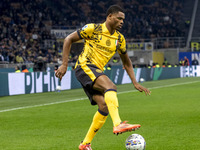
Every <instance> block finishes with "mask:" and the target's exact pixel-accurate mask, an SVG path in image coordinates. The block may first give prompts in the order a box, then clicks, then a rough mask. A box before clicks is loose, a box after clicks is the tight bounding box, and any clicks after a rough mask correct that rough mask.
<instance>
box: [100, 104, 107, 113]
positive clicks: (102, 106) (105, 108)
mask: <svg viewBox="0 0 200 150" xmlns="http://www.w3.org/2000/svg"><path fill="white" fill-rule="evenodd" d="M98 106H99V109H100V110H101V111H103V112H105V113H108V107H107V105H106V103H105V102H102V103H101V104H99V105H98Z"/></svg>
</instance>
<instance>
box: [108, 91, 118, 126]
mask: <svg viewBox="0 0 200 150" xmlns="http://www.w3.org/2000/svg"><path fill="white" fill-rule="evenodd" d="M104 99H105V102H106V104H107V107H108V110H109V114H110V116H111V118H112V121H113V125H114V127H116V126H118V125H119V124H120V123H121V119H120V116H119V111H118V107H119V104H118V99H117V92H116V90H114V89H111V90H108V91H107V92H106V93H105V94H104Z"/></svg>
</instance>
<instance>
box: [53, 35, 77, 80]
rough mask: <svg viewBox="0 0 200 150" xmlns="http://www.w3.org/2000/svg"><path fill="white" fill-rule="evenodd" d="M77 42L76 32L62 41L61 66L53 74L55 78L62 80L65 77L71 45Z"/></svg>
mask: <svg viewBox="0 0 200 150" xmlns="http://www.w3.org/2000/svg"><path fill="white" fill-rule="evenodd" d="M78 40H80V37H79V36H78V33H77V31H75V32H73V33H71V34H70V35H68V36H67V37H66V38H65V40H64V43H63V56H62V65H61V66H60V67H59V68H58V70H57V71H56V73H55V75H56V77H58V78H59V79H60V80H62V77H63V76H64V75H65V73H66V71H67V66H68V57H69V53H70V49H71V45H72V43H74V42H76V41H78Z"/></svg>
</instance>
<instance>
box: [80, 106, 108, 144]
mask: <svg viewBox="0 0 200 150" xmlns="http://www.w3.org/2000/svg"><path fill="white" fill-rule="evenodd" d="M107 115H108V114H106V113H105V114H104V112H101V111H100V110H98V111H97V112H96V114H95V115H94V117H93V121H92V124H91V126H90V129H89V130H88V132H87V134H86V137H85V139H84V140H83V143H82V144H87V143H91V141H92V139H93V138H94V136H95V135H96V133H97V131H98V130H99V129H100V128H101V127H102V126H103V124H104V123H105V121H106V119H107Z"/></svg>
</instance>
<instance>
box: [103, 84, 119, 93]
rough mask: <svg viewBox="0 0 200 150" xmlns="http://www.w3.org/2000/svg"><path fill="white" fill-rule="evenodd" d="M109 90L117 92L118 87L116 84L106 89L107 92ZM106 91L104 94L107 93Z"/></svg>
mask: <svg viewBox="0 0 200 150" xmlns="http://www.w3.org/2000/svg"><path fill="white" fill-rule="evenodd" d="M107 90H114V91H117V86H116V85H115V84H112V85H110V86H109V87H107V88H106V89H105V91H107ZM105 91H104V92H105Z"/></svg>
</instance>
